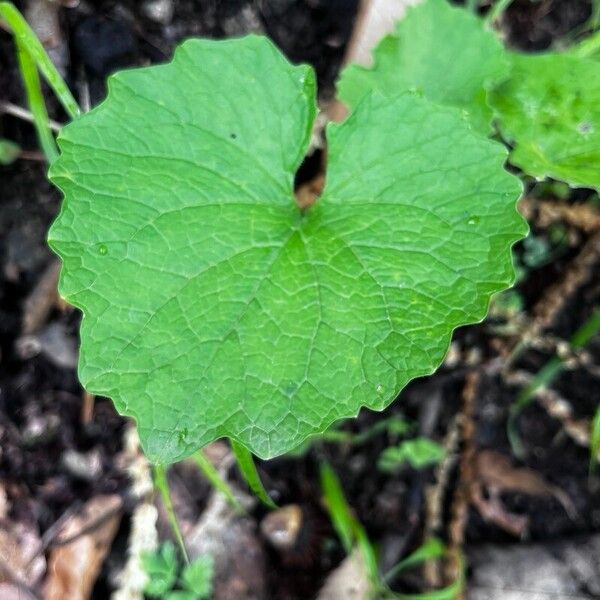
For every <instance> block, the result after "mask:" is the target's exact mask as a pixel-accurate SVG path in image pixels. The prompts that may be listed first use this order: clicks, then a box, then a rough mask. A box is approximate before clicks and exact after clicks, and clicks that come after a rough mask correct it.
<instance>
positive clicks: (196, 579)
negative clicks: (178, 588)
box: [181, 556, 214, 599]
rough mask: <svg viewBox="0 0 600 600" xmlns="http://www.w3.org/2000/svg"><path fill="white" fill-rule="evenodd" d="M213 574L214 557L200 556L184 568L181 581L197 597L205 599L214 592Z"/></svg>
mask: <svg viewBox="0 0 600 600" xmlns="http://www.w3.org/2000/svg"><path fill="white" fill-rule="evenodd" d="M213 575H214V563H213V560H212V557H210V556H200V557H199V558H197V559H196V560H194V561H193V562H192V563H190V564H189V565H188V566H187V567H186V568H185V569H184V570H183V573H182V575H181V583H182V585H183V587H185V589H187V590H189V591H190V592H194V593H195V594H196V597H197V598H199V599H204V598H208V597H209V596H210V595H211V594H212V580H213Z"/></svg>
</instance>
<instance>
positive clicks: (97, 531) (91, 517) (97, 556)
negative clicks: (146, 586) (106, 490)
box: [44, 495, 122, 600]
mask: <svg viewBox="0 0 600 600" xmlns="http://www.w3.org/2000/svg"><path fill="white" fill-rule="evenodd" d="M121 505H122V500H121V498H120V497H119V496H116V495H112V496H96V497H95V498H92V499H91V500H90V501H89V502H87V503H86V504H85V505H84V507H83V510H82V511H80V512H79V513H78V514H76V515H73V516H72V517H70V518H69V519H68V520H67V521H66V522H65V524H64V525H63V527H62V528H61V530H60V534H59V537H58V541H57V542H55V543H56V544H59V545H57V546H55V547H54V548H53V550H52V551H51V553H50V558H49V560H48V579H47V582H46V590H45V595H44V598H45V600H65V599H67V598H68V599H69V600H87V599H88V598H89V597H90V596H91V593H92V590H93V587H94V583H95V581H96V578H97V577H98V573H99V571H100V568H101V566H102V563H103V562H104V559H105V558H106V555H107V553H108V551H109V549H110V546H111V544H112V541H113V538H114V537H115V534H116V533H117V529H118V527H119V522H120V521H121Z"/></svg>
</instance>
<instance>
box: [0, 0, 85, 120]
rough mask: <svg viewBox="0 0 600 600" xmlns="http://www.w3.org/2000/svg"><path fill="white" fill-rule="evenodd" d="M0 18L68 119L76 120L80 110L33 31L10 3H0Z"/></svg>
mask: <svg viewBox="0 0 600 600" xmlns="http://www.w3.org/2000/svg"><path fill="white" fill-rule="evenodd" d="M0 18H1V19H3V20H4V21H6V23H8V26H9V27H10V29H11V30H12V32H13V35H14V37H15V40H16V42H17V47H18V48H19V49H21V48H22V49H24V50H25V51H26V52H27V53H28V54H29V56H30V57H31V59H32V60H33V62H34V64H35V65H36V66H37V68H38V69H39V70H40V72H41V73H42V75H43V77H44V79H45V80H46V81H47V82H48V85H49V86H50V87H51V88H52V90H53V91H54V93H55V94H56V96H57V98H58V99H59V101H60V103H61V104H62V105H63V107H64V109H65V110H66V111H67V114H68V115H69V117H71V119H76V118H77V117H78V116H79V114H80V113H81V110H80V109H79V106H78V105H77V102H76V101H75V98H74V97H73V95H72V94H71V92H70V90H69V88H68V87H67V84H66V83H65V82H64V80H63V78H62V77H61V76H60V73H59V72H58V70H57V69H56V67H55V66H54V64H53V63H52V61H51V60H50V57H49V56H48V54H47V53H46V50H44V46H42V43H41V42H40V40H39V39H38V37H37V36H36V34H35V33H34V31H33V30H32V29H31V27H29V25H28V24H27V21H25V19H24V18H23V15H22V14H21V13H20V12H19V11H18V10H17V8H16V7H15V5H14V4H13V3H12V2H0ZM32 112H33V108H32Z"/></svg>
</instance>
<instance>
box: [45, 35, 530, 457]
mask: <svg viewBox="0 0 600 600" xmlns="http://www.w3.org/2000/svg"><path fill="white" fill-rule="evenodd" d="M275 90H276V91H275ZM314 115H315V103H314V76H313V74H312V71H311V70H310V69H309V68H308V67H292V66H291V65H290V64H289V63H288V62H287V61H286V60H285V59H284V58H283V57H282V56H281V55H280V53H279V52H278V51H277V50H276V49H275V48H274V47H273V46H272V44H271V43H270V42H268V41H267V40H266V39H265V38H261V37H256V36H250V37H246V38H242V39H235V40H227V41H220V42H214V41H202V40H192V41H188V42H186V43H184V44H183V46H182V47H180V48H179V50H178V51H177V52H176V55H175V58H174V60H173V62H172V63H171V64H168V65H164V66H159V67H151V68H145V69H139V70H135V71H129V72H123V73H119V74H117V75H115V76H113V77H112V78H111V79H110V85H109V95H108V98H107V100H106V101H105V102H104V103H103V104H102V105H100V106H99V107H98V108H96V109H94V110H93V111H91V112H90V113H88V114H86V115H84V116H83V117H81V118H80V119H78V120H77V121H75V122H73V123H72V124H70V125H68V126H67V127H65V128H64V130H63V131H62V133H61V135H60V136H59V145H60V148H61V151H62V155H61V157H60V158H59V159H58V160H57V161H56V163H55V164H54V165H53V166H52V169H51V177H52V179H53V181H54V182H55V183H56V184H57V185H58V186H59V187H60V188H61V189H62V190H63V192H64V195H65V200H64V203H63V207H62V211H61V213H60V216H59V217H58V219H57V220H56V222H55V223H54V225H53V227H52V230H51V232H50V235H49V239H50V244H51V246H52V247H53V248H54V250H55V251H56V252H57V253H58V254H59V255H60V256H61V257H62V259H63V263H64V264H63V271H62V276H61V283H60V290H61V293H62V294H63V296H64V297H65V298H66V299H67V300H68V301H69V302H71V303H72V304H74V305H75V306H78V307H79V308H81V309H82V310H83V312H84V315H85V316H84V319H83V322H82V326H81V357H80V366H79V375H80V378H81V381H82V383H83V384H84V386H85V387H86V388H87V389H88V390H89V391H90V392H92V393H95V394H100V395H105V396H109V397H111V398H113V399H114V401H115V404H116V406H117V408H118V410H119V411H120V412H122V413H123V414H126V415H130V416H133V417H134V418H135V419H136V420H137V422H138V426H139V433H140V438H141V440H142V444H143V446H144V448H145V450H146V452H147V454H148V455H149V457H150V458H151V459H152V460H154V461H158V462H163V463H165V462H170V461H176V460H179V459H181V458H183V457H184V456H186V455H189V454H191V453H193V452H194V451H195V450H196V449H197V448H199V447H201V446H203V445H205V444H207V443H209V442H211V441H212V440H214V439H216V438H220V437H229V438H232V439H233V440H235V441H237V442H239V443H240V444H242V445H244V446H246V447H247V448H248V450H250V451H251V452H253V453H255V454H257V455H258V456H260V457H262V458H270V457H273V456H276V455H279V454H283V453H285V452H287V451H289V450H291V449H293V448H294V447H297V446H298V445H299V444H300V443H301V442H302V441H303V440H305V439H306V438H307V437H308V436H310V435H312V434H316V433H322V432H323V431H325V430H326V429H327V428H328V427H329V426H330V425H331V424H332V423H333V422H335V421H337V420H339V419H342V418H345V417H349V416H354V415H356V413H357V412H358V411H359V409H360V408H361V407H362V406H368V407H370V408H373V409H377V410H381V409H383V408H384V407H386V406H387V405H388V404H389V403H390V402H391V401H392V400H393V399H394V398H395V397H396V396H397V394H398V392H399V391H400V389H402V387H404V385H406V383H407V382H408V381H410V380H411V379H413V378H414V377H419V376H422V375H427V374H430V373H431V372H433V371H434V370H435V368H436V367H437V366H438V365H439V364H440V362H441V361H442V359H443V356H444V354H445V352H446V350H447V348H448V345H449V341H450V337H451V334H452V330H453V329H454V328H455V327H457V326H459V325H464V324H466V323H473V322H476V321H479V320H481V319H482V318H483V317H484V316H485V314H486V311H487V306H488V302H489V299H490V296H491V295H492V294H494V293H495V292H497V291H499V290H501V289H503V288H506V287H507V286H508V285H510V283H511V281H512V279H513V275H514V274H513V267H512V261H511V255H510V247H511V245H512V243H513V242H514V241H515V240H517V239H519V238H520V237H522V236H523V234H524V232H525V231H526V225H525V224H524V222H523V220H522V219H521V218H520V216H519V215H518V214H517V212H516V210H515V208H514V205H515V201H516V199H517V197H518V195H519V192H520V189H521V186H520V183H519V182H518V180H517V179H516V178H514V177H513V176H511V175H509V174H508V173H507V172H506V171H505V170H504V169H503V167H502V165H503V163H504V161H505V159H506V152H505V150H504V148H503V147H502V146H500V145H499V144H497V143H495V142H492V141H489V140H486V139H483V138H481V137H480V136H478V135H475V134H474V133H472V132H471V129H470V127H469V126H468V124H467V123H466V122H465V121H464V120H463V119H462V118H461V116H460V114H459V113H458V112H457V111H455V110H452V109H448V108H443V107H439V106H437V105H434V104H432V103H430V102H428V101H427V100H425V99H423V98H419V97H416V96H415V95H412V94H404V95H401V96H398V97H396V98H394V99H389V98H385V97H383V96H381V95H374V96H372V97H371V98H368V99H366V100H365V101H364V102H362V103H361V106H360V108H359V109H357V110H356V111H355V113H354V114H353V115H352V116H351V117H350V118H349V119H348V120H347V121H346V122H344V123H343V124H341V125H330V126H329V128H328V140H329V150H328V156H329V173H328V176H327V185H326V188H325V191H324V193H323V195H322V197H321V198H320V199H319V200H318V202H317V203H316V204H315V205H314V206H313V207H311V208H310V209H309V210H308V211H306V212H301V211H300V210H299V209H298V208H297V206H296V204H295V201H294V198H293V177H294V173H295V171H296V169H297V167H298V165H299V163H300V161H301V160H302V156H303V154H304V152H305V150H306V147H307V144H308V139H309V135H310V131H311V126H312V122H313V119H314Z"/></svg>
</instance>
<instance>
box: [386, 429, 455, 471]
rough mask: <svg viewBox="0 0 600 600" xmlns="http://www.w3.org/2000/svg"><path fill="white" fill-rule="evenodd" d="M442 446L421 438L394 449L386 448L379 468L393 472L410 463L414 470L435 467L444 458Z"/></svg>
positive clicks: (407, 441)
mask: <svg viewBox="0 0 600 600" xmlns="http://www.w3.org/2000/svg"><path fill="white" fill-rule="evenodd" d="M444 455H445V451H444V448H443V447H442V446H440V445H439V444H437V443H436V442H434V441H433V440H430V439H428V438H424V437H420V438H415V439H414V440H406V441H404V442H401V443H400V444H399V445H398V446H396V447H394V448H386V449H385V450H384V451H383V452H382V453H381V456H380V457H379V461H378V463H377V466H378V467H379V469H381V470H382V471H386V472H393V471H396V470H398V469H399V468H401V467H402V466H403V465H404V464H406V463H408V464H409V465H410V466H411V467H413V468H414V469H424V468H425V467H429V466H431V465H435V464H437V463H438V462H440V460H442V459H443V458H444Z"/></svg>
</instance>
